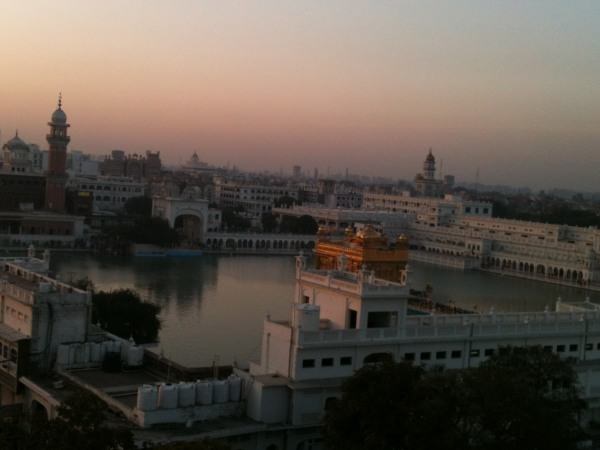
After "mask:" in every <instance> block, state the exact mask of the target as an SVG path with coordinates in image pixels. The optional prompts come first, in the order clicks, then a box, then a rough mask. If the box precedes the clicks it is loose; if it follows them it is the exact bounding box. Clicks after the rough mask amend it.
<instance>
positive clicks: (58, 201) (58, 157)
mask: <svg viewBox="0 0 600 450" xmlns="http://www.w3.org/2000/svg"><path fill="white" fill-rule="evenodd" d="M48 125H49V126H50V133H49V134H47V135H46V140H47V141H48V171H47V172H46V209H48V210H51V211H56V212H64V211H65V185H66V184H67V172H66V166H67V145H68V144H69V141H70V140H71V138H70V137H69V136H68V135H67V129H68V128H69V124H68V123H67V115H66V114H65V112H64V111H63V110H62V96H61V95H60V94H59V96H58V108H57V109H56V111H54V112H53V113H52V118H51V119H50V122H48Z"/></svg>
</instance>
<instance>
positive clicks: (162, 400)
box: [158, 383, 177, 409]
mask: <svg viewBox="0 0 600 450" xmlns="http://www.w3.org/2000/svg"><path fill="white" fill-rule="evenodd" d="M158 407H159V408H164V409H175V408H177V385H175V384H165V383H162V384H161V385H160V386H159V387H158Z"/></svg>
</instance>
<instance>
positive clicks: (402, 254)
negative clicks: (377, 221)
mask: <svg viewBox="0 0 600 450" xmlns="http://www.w3.org/2000/svg"><path fill="white" fill-rule="evenodd" d="M342 255H344V257H345V258H343V259H340V256H342ZM315 256H316V266H317V268H318V269H325V270H331V269H343V270H347V271H350V272H358V270H360V269H361V268H362V267H363V266H365V267H366V269H367V270H372V271H374V272H375V276H376V277H378V278H383V279H386V280H390V281H402V277H403V276H404V270H405V268H406V263H407V262H408V239H407V238H406V237H405V236H404V235H400V236H399V237H398V238H397V239H396V240H395V241H394V242H391V243H390V242H389V241H388V239H387V238H386V237H385V236H383V235H382V234H381V233H379V232H378V231H376V230H375V229H374V228H373V227H372V226H371V225H367V226H365V227H364V228H362V229H360V230H359V231H358V232H356V233H354V230H352V229H351V228H348V229H346V234H345V236H344V237H343V238H341V239H335V238H334V237H332V236H330V234H329V233H328V230H327V229H326V228H324V227H321V228H319V233H318V240H317V245H316V248H315ZM340 260H341V261H343V262H342V264H344V266H345V267H339V264H340Z"/></svg>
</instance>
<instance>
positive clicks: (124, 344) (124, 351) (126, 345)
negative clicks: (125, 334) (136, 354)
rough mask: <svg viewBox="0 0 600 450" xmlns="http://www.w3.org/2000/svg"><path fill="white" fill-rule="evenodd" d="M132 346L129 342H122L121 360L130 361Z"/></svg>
mask: <svg viewBox="0 0 600 450" xmlns="http://www.w3.org/2000/svg"><path fill="white" fill-rule="evenodd" d="M130 347H131V344H130V343H129V342H121V361H125V362H127V361H128V358H129V348H130Z"/></svg>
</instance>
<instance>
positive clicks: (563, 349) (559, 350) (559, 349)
mask: <svg viewBox="0 0 600 450" xmlns="http://www.w3.org/2000/svg"><path fill="white" fill-rule="evenodd" d="M556 351H557V352H558V353H562V352H564V351H565V346H564V345H557V346H556Z"/></svg>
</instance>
